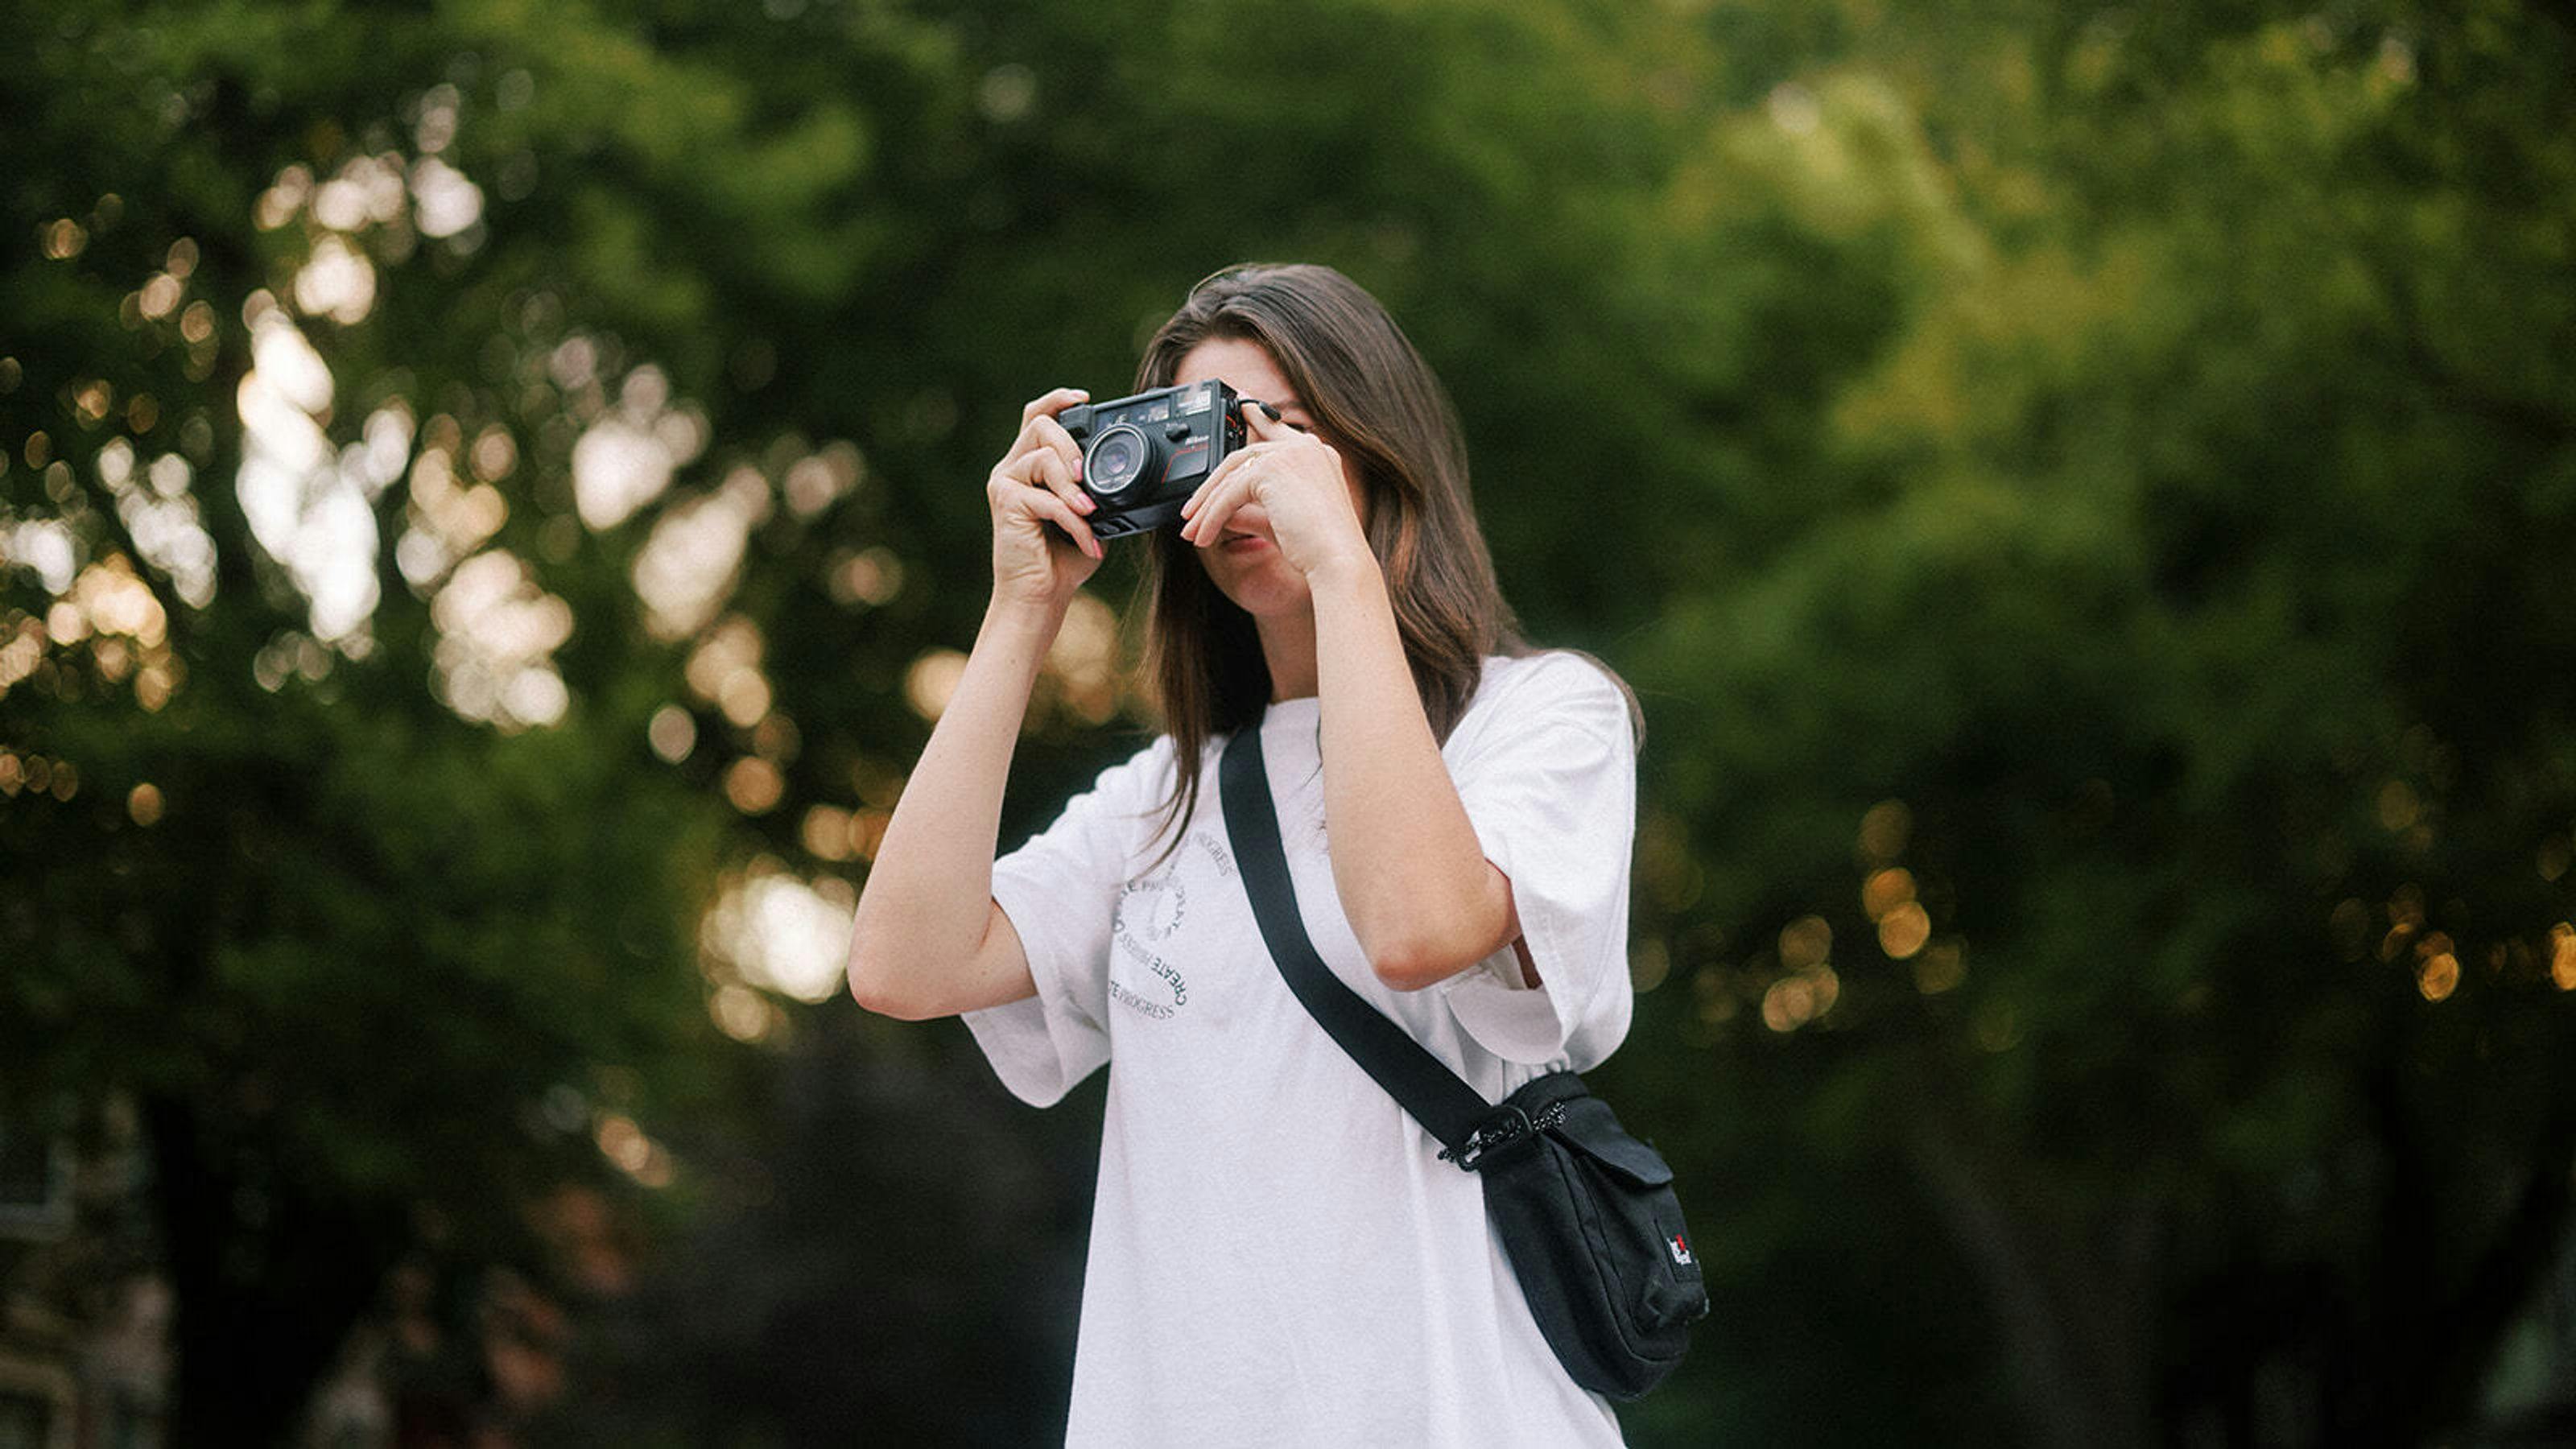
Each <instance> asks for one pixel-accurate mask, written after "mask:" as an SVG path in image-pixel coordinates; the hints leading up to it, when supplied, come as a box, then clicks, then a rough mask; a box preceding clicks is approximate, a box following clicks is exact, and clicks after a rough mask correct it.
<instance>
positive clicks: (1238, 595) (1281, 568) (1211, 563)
mask: <svg viewBox="0 0 2576 1449" xmlns="http://www.w3.org/2000/svg"><path fill="white" fill-rule="evenodd" d="M1205 562H1206V564H1207V566H1208V576H1209V577H1210V578H1211V579H1213V580H1215V582H1216V586H1217V589H1218V591H1219V592H1221V593H1223V594H1224V595H1225V596H1226V597H1227V598H1229V599H1232V600H1233V601H1234V603H1235V607H1237V608H1239V609H1241V610H1243V612H1245V613H1247V614H1250V615H1252V616H1253V617H1254V618H1256V619H1261V618H1268V617H1271V616H1273V615H1277V614H1294V613H1300V612H1303V611H1305V610H1307V609H1311V608H1313V607H1314V597H1313V595H1312V594H1311V593H1310V592H1309V591H1308V590H1307V588H1306V576H1305V575H1303V574H1301V573H1299V572H1297V571H1296V570H1295V569H1293V568H1291V567H1289V566H1288V561H1287V560H1286V559H1283V558H1281V557H1280V556H1279V551H1278V550H1277V549H1275V548H1266V549H1261V550H1259V551H1257V552H1254V553H1251V554H1249V555H1247V556H1245V557H1241V558H1227V559H1213V558H1212V559H1207V560H1205Z"/></svg>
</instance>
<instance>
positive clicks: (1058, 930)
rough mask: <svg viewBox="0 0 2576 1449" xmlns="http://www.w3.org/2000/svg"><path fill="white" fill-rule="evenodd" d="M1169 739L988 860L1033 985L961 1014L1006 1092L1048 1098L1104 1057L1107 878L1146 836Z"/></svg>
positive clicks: (1123, 870) (1113, 894)
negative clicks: (1022, 995) (1029, 993)
mask: <svg viewBox="0 0 2576 1449" xmlns="http://www.w3.org/2000/svg"><path fill="white" fill-rule="evenodd" d="M1171 762H1172V746H1171V740H1170V738H1169V737H1168V736H1166V737H1164V738H1162V739H1158V740H1156V741H1155V742H1154V743H1153V744H1152V745H1149V746H1147V747H1146V748H1145V749H1143V750H1141V751H1139V752H1138V753H1137V754H1136V755H1135V756H1134V757H1132V758H1130V759H1129V760H1127V761H1126V762H1125V763H1123V764H1118V765H1113V766H1111V767H1110V768H1108V769H1106V770H1104V771H1102V772H1101V774H1100V777H1099V778H1098V779H1097V780H1095V781H1093V782H1092V787H1091V788H1090V789H1089V790H1087V791H1085V792H1084V793H1082V794H1080V795H1076V796H1075V797H1073V799H1072V801H1071V802H1069V803H1068V804H1066V806H1065V807H1064V813H1063V814H1062V815H1060V816H1058V817H1057V818H1056V821H1055V823H1054V824H1053V825H1050V826H1048V827H1047V828H1046V829H1045V830H1044V831H1042V832H1040V833H1039V834H1037V835H1034V836H1031V837H1030V838H1029V841H1028V843H1027V844H1025V845H1023V846H1021V847H1020V848H1019V849H1017V850H1014V851H1012V852H1011V853H1010V854H1008V855H1005V856H1003V857H1002V858H1001V859H999V860H996V861H994V862H993V900H994V903H995V904H997V905H999V906H1000V907H1001V908H1002V913H1003V914H1004V915H1006V916H1008V917H1010V919H1011V928H1012V929H1013V930H1014V931H1016V932H1018V933H1019V937H1020V945H1021V947H1022V949H1023V950H1025V951H1026V953H1027V955H1028V961H1029V976H1030V977H1031V979H1033V980H1034V981H1036V983H1037V988H1038V993H1037V995H1036V996H1034V997H1031V998H1029V999H1027V1000H1022V1001H1014V1002H1010V1003H1007V1004H1005V1005H1002V1006H996V1007H991V1008H989V1009H986V1010H983V1011H970V1012H967V1013H966V1014H965V1017H964V1020H965V1022H966V1026H967V1029H968V1030H969V1031H971V1032H972V1033H973V1034H974V1037H975V1043H976V1045H977V1046H980V1047H982V1048H983V1050H984V1056H985V1058H986V1059H987V1060H988V1061H990V1062H992V1064H993V1071H994V1073H995V1074H996V1075H997V1076H999V1077H1000V1078H1001V1079H1002V1085H1003V1086H1005V1087H1008V1088H1009V1089H1010V1091H1011V1094H1012V1095H1013V1096H1015V1097H1018V1098H1019V1099H1020V1100H1021V1101H1024V1102H1027V1103H1028V1104H1030V1105H1031V1106H1035V1107H1046V1106H1052V1105H1054V1103H1056V1102H1057V1101H1058V1100H1060V1099H1061V1098H1062V1097H1063V1096H1064V1094H1065V1093H1066V1092H1068V1091H1070V1090H1072V1088H1073V1085H1074V1084H1075V1083H1076V1082H1079V1081H1081V1080H1082V1079H1083V1078H1085V1077H1087V1076H1089V1075H1091V1074H1092V1073H1093V1072H1094V1071H1096V1070H1098V1069H1099V1067H1100V1066H1101V1065H1102V1064H1103V1063H1105V1062H1107V1061H1108V1060H1109V1031H1108V1027H1107V1025H1106V1023H1107V1021H1108V1015H1107V1011H1108V997H1109V938H1110V928H1111V920H1112V917H1113V915H1114V913H1115V912H1116V910H1117V903H1118V891H1119V887H1120V886H1121V885H1122V884H1124V883H1125V881H1126V879H1127V875H1128V871H1129V868H1130V866H1131V864H1132V863H1133V861H1134V859H1135V857H1136V855H1137V853H1138V852H1139V851H1140V850H1142V849H1144V848H1145V847H1146V845H1147V844H1148V843H1149V841H1150V840H1151V838H1152V835H1153V828H1154V822H1155V820H1156V819H1157V818H1159V811H1158V810H1157V808H1156V807H1157V805H1158V804H1159V803H1160V791H1161V790H1162V789H1163V788H1164V787H1165V786H1166V785H1167V784H1168V782H1169V781H1170V780H1171V778H1172V775H1171Z"/></svg>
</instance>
